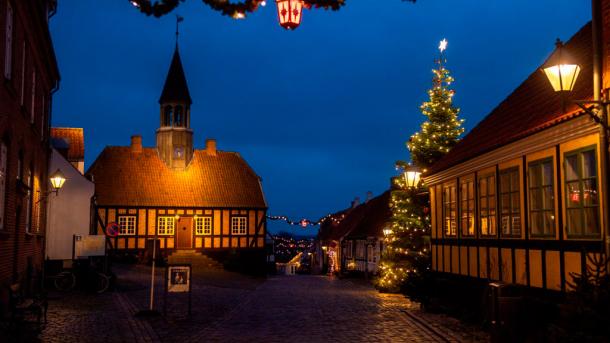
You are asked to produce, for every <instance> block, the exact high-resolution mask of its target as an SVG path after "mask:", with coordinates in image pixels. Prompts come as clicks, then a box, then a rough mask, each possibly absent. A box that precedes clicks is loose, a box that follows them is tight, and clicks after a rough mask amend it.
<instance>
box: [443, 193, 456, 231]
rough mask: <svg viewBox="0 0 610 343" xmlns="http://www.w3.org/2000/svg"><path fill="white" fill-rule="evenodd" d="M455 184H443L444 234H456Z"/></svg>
mask: <svg viewBox="0 0 610 343" xmlns="http://www.w3.org/2000/svg"><path fill="white" fill-rule="evenodd" d="M455 195H456V192H455V184H452V185H447V186H443V218H444V220H443V231H444V232H445V236H456V235H457V221H456V220H457V213H456V210H457V202H456V201H457V199H456V196H455Z"/></svg>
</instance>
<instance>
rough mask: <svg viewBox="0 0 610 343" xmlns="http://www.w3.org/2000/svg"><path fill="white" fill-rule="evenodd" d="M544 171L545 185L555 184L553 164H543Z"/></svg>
mask: <svg viewBox="0 0 610 343" xmlns="http://www.w3.org/2000/svg"><path fill="white" fill-rule="evenodd" d="M542 169H543V175H542V178H543V183H542V184H543V185H545V186H548V185H552V184H553V164H552V163H551V162H550V161H549V162H545V163H543V164H542Z"/></svg>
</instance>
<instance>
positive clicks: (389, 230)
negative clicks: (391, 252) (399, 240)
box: [383, 228, 394, 237]
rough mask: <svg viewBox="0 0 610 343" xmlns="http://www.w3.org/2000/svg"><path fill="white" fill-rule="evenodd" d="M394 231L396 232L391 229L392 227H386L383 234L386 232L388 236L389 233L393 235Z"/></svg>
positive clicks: (385, 234)
mask: <svg viewBox="0 0 610 343" xmlns="http://www.w3.org/2000/svg"><path fill="white" fill-rule="evenodd" d="M392 233H394V232H393V231H392V229H390V228H385V229H383V234H384V236H386V237H387V236H389V235H391V234H392Z"/></svg>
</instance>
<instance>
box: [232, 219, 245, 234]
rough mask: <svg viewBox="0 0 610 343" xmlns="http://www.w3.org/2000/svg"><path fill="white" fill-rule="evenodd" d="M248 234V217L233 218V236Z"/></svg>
mask: <svg viewBox="0 0 610 343" xmlns="http://www.w3.org/2000/svg"><path fill="white" fill-rule="evenodd" d="M247 233H248V217H246V216H235V217H231V234H232V235H239V236H244V235H246V234H247Z"/></svg>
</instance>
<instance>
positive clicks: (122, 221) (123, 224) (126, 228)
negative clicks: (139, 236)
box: [118, 216, 136, 236]
mask: <svg viewBox="0 0 610 343" xmlns="http://www.w3.org/2000/svg"><path fill="white" fill-rule="evenodd" d="M118 222H119V235H122V236H134V235H135V234H136V216H119V218H118Z"/></svg>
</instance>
